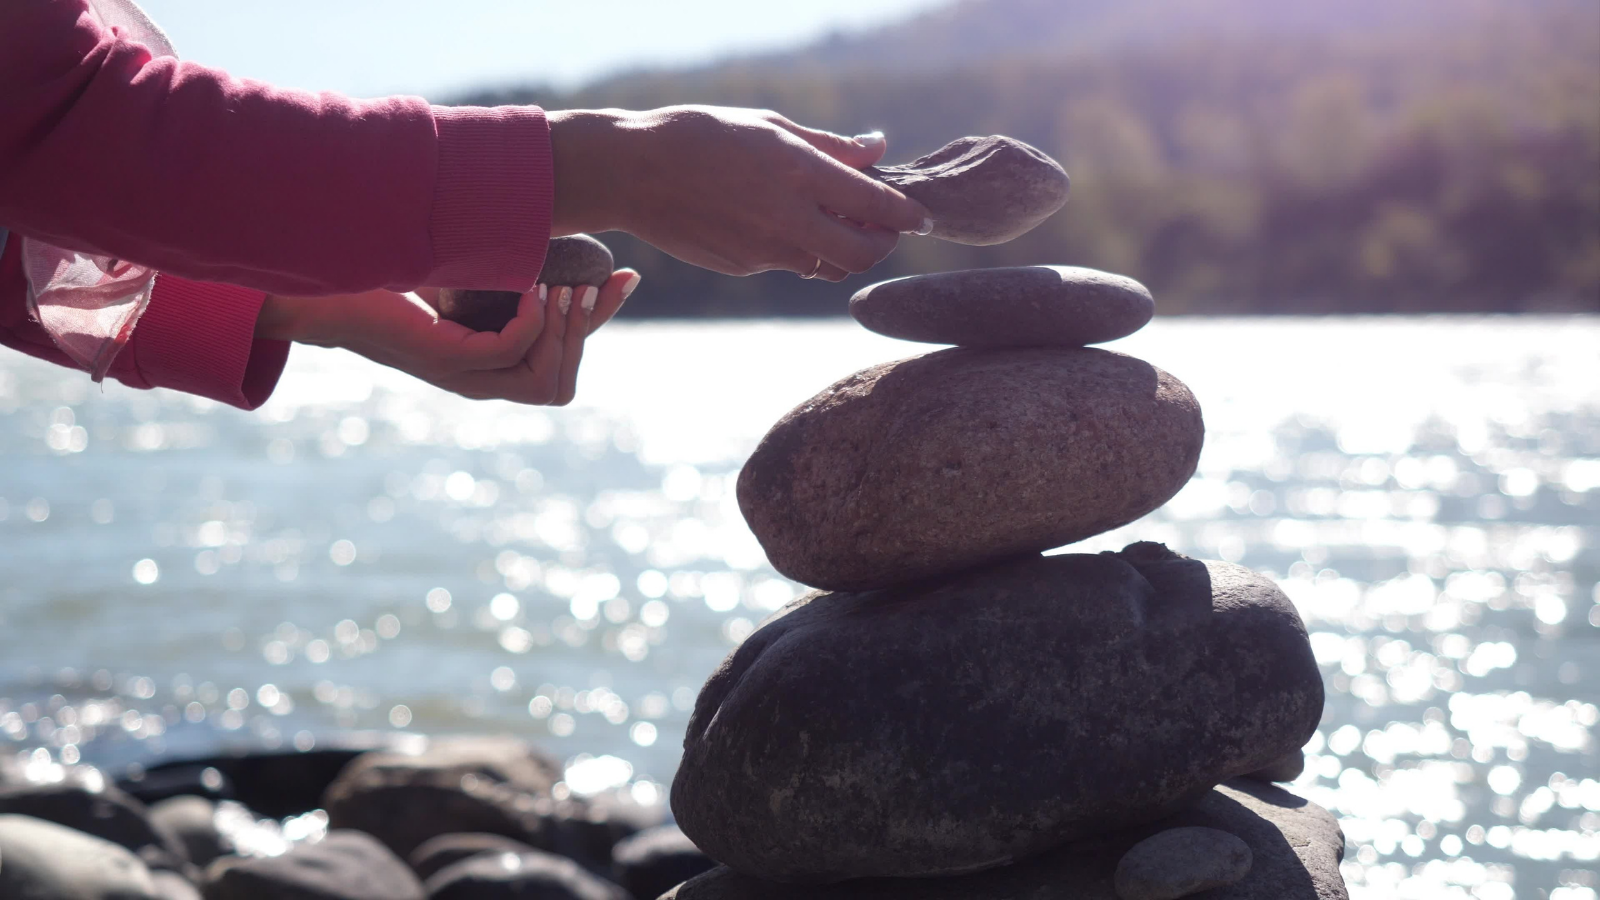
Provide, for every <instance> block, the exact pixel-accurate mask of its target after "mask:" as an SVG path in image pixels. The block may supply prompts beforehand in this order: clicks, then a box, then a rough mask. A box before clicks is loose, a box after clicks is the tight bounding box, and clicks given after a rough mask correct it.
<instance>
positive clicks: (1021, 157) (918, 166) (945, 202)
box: [867, 135, 1069, 246]
mask: <svg viewBox="0 0 1600 900" xmlns="http://www.w3.org/2000/svg"><path fill="white" fill-rule="evenodd" d="M867 173H868V174H870V175H872V176H874V177H876V178H878V179H880V180H882V181H884V182H886V183H888V184H890V185H893V186H894V187H896V188H898V189H899V190H900V192H901V193H903V194H905V195H906V196H907V197H910V198H911V199H913V200H916V201H918V202H919V203H921V204H922V205H923V206H926V207H927V208H928V212H929V213H931V214H932V215H933V236H934V237H936V238H940V239H942V240H946V241H954V242H956V243H958V244H976V245H979V246H982V245H987V244H1002V243H1005V242H1006V241H1009V240H1011V239H1012V238H1015V237H1020V236H1021V235H1023V234H1026V233H1027V232H1029V231H1032V230H1033V228H1034V226H1036V225H1038V224H1039V223H1040V222H1043V221H1044V220H1045V219H1047V218H1049V217H1050V216H1051V215H1052V214H1053V213H1055V211H1056V210H1058V209H1060V208H1061V207H1062V205H1064V204H1065V203H1066V202H1067V189H1068V186H1069V182H1068V180H1067V173H1066V170H1064V169H1062V168H1061V164H1060V163H1058V162H1056V161H1055V160H1053V159H1051V158H1050V157H1049V156H1047V155H1046V154H1044V153H1043V152H1041V151H1039V150H1037V149H1035V148H1033V147H1030V146H1028V145H1027V144H1024V143H1023V142H1021V141H1019V140H1015V139H1013V138H1008V137H1003V136H1000V135H991V136H989V137H964V138H959V139H957V140H954V141H951V142H950V143H948V144H946V145H944V146H943V147H940V148H939V149H938V150H935V151H933V152H932V153H929V154H928V155H927V156H924V157H921V158H920V159H917V160H914V161H912V162H909V163H906V164H904V165H899V166H879V167H877V168H872V169H868V170H867Z"/></svg>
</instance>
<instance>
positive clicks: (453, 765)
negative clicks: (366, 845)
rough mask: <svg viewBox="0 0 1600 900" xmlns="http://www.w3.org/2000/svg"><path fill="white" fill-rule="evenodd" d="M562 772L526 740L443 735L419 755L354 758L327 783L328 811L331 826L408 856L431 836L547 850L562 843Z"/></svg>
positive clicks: (370, 755)
mask: <svg viewBox="0 0 1600 900" xmlns="http://www.w3.org/2000/svg"><path fill="white" fill-rule="evenodd" d="M561 772H562V769H561V765H560V763H558V762H556V761H555V760H554V759H552V758H550V757H548V756H546V755H544V754H543V753H541V752H540V751H538V750H537V749H536V748H534V747H533V746H531V745H529V744H527V743H525V742H523V741H519V740H515V739H512V738H500V737H458V738H441V739H438V740H434V741H432V742H430V743H429V744H428V745H427V747H426V748H425V749H423V750H422V751H421V752H419V753H400V752H376V753H369V754H365V755H363V756H361V757H359V758H357V759H355V760H354V761H352V762H351V763H350V765H349V766H347V767H346V768H345V770H344V771H343V772H341V773H340V774H339V777H338V778H337V779H336V780H335V781H334V782H333V784H331V785H329V786H328V791H327V794H326V796H325V797H324V798H323V807H324V808H325V809H327V811H328V824H329V827H331V828H353V829H356V830H359V831H364V832H367V833H368V834H371V835H373V836H374V837H377V838H378V839H379V840H381V841H383V843H384V844H385V845H387V846H388V847H389V849H391V850H393V851H394V852H395V853H396V854H398V855H400V856H402V857H407V856H410V855H411V853H412V851H414V850H416V848H417V847H418V846H419V845H421V844H422V843H423V842H424V841H427V840H428V839H429V838H434V837H438V836H439V835H442V834H452V833H457V832H487V833H491V834H499V835H503V836H505V837H509V838H513V839H515V840H518V841H521V842H523V843H525V844H528V845H530V846H533V847H537V848H540V849H546V848H549V847H551V846H553V845H554V843H555V841H556V836H555V834H554V833H553V830H552V824H551V821H550V820H551V819H552V818H553V817H554V816H555V815H556V812H557V806H558V804H557V803H556V802H555V801H554V800H553V799H552V798H551V797H550V788H551V787H552V786H553V785H554V784H555V783H556V782H557V781H559V780H561ZM561 805H562V806H572V805H573V804H572V803H570V802H569V803H566V804H561ZM580 805H581V804H580Z"/></svg>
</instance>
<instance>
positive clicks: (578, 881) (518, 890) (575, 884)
mask: <svg viewBox="0 0 1600 900" xmlns="http://www.w3.org/2000/svg"><path fill="white" fill-rule="evenodd" d="M427 890H428V900H628V895H627V894H626V893H625V892H624V891H623V890H622V888H620V887H618V886H617V885H615V884H612V883H611V882H609V881H606V880H605V879H603V878H600V877H598V876H596V875H592V874H590V873H589V872H586V871H584V870H583V868H582V867H580V866H579V865H578V864H577V863H575V862H573V861H572V860H570V859H567V858H566V857H562V856H556V855H555V854H553V853H541V852H539V851H537V850H530V851H528V852H525V853H485V854H481V855H478V856H474V857H471V858H469V859H465V860H462V861H461V862H458V863H456V864H454V865H451V866H447V867H445V868H443V869H441V870H439V871H438V872H436V873H435V874H434V875H433V877H432V878H429V879H428V884H427Z"/></svg>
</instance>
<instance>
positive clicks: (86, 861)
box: [0, 815, 161, 900]
mask: <svg viewBox="0 0 1600 900" xmlns="http://www.w3.org/2000/svg"><path fill="white" fill-rule="evenodd" d="M0 897H4V898H5V900H161V898H160V895H159V894H157V893H156V885H155V883H154V882H153V881H152V880H151V878H150V871H149V869H147V868H145V865H144V863H142V862H140V861H139V859H138V857H136V856H134V855H133V854H132V853H129V852H128V851H127V849H125V848H123V847H119V846H117V845H116V844H113V843H111V842H110V841H106V840H102V839H100V838H97V837H93V836H90V835H87V834H84V833H83V832H81V831H77V830H75V829H72V828H67V827H65V826H62V825H57V824H55V823H54V822H46V821H44V820H43V819H35V818H33V817H31V816H18V815H0Z"/></svg>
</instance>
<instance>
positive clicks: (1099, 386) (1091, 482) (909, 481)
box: [738, 347, 1205, 590]
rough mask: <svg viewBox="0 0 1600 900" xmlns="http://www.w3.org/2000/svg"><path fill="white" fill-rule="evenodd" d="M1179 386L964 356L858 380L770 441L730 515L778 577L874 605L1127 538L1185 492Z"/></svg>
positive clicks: (994, 354)
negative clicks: (1033, 557)
mask: <svg viewBox="0 0 1600 900" xmlns="http://www.w3.org/2000/svg"><path fill="white" fill-rule="evenodd" d="M1204 436H1205V425H1204V423H1203V422H1202V421H1201V418H1200V405H1199V403H1197V402H1196V401H1195V398H1194V395H1193V394H1191V393H1190V392H1189V389H1188V388H1187V387H1185V386H1184V385H1183V383H1182V382H1180V381H1178V379H1176V378H1173V377H1172V376H1171V375H1168V374H1167V373H1166V372H1163V371H1161V370H1160V369H1157V368H1155V367H1154V366H1152V365H1150V364H1149V363H1146V362H1143V361H1142V360H1138V359H1134V358H1133V357H1131V356H1124V355H1122V354H1119V353H1112V352H1109V351H1106V350H1097V349H1092V348H1082V349H1079V348H1031V349H1015V350H982V349H976V348H965V347H958V348H955V349H952V350H941V351H938V352H936V353H930V354H928V355H926V356H919V357H914V358H911V359H905V360H900V361H899V362H892V363H885V364H883V365H880V366H874V367H872V368H870V369H865V370H863V371H860V372H857V373H856V374H854V375H851V376H850V377H849V378H846V379H844V380H843V381H840V382H838V383H837V384H834V385H833V386H831V387H829V388H828V389H827V390H824V391H823V392H822V393H820V394H818V395H817V396H815V397H813V398H811V399H810V400H808V401H806V402H805V403H803V404H801V405H800V406H798V407H796V408H795V409H794V410H793V411H791V412H790V413H789V414H788V415H786V416H784V417H783V418H782V419H780V420H779V421H778V423H777V424H776V425H774V426H772V430H770V431H768V432H767V434H766V436H765V437H763V438H762V439H761V443H760V445H758V446H757V447H756V450H755V453H753V454H752V455H751V457H750V459H749V461H748V462H746V463H745V466H744V469H743V471H741V472H740V473H739V484H738V494H739V509H740V511H741V512H743V513H744V517H745V521H746V522H747V523H748V524H749V525H750V530H751V531H753V532H755V536H756V538H757V539H758V540H759V541H760V542H761V546H762V547H763V548H764V549H765V550H766V552H767V558H768V559H769V560H770V561H771V563H772V565H773V567H774V568H776V569H777V570H778V571H779V572H782V573H783V574H784V575H787V576H788V577H790V578H793V579H794V580H796V581H799V582H802V583H804V584H809V585H814V586H816V587H822V588H827V589H830V590H869V589H872V588H880V587H886V586H888V585H891V584H896V583H902V582H908V581H914V580H917V579H921V578H928V577H932V576H935V575H944V574H949V573H954V572H961V571H963V570H966V569H971V568H974V567H977V566H981V565H985V564H988V563H992V562H997V561H999V560H1003V559H1007V558H1010V557H1016V556H1020V555H1024V554H1029V553H1037V552H1040V551H1043V550H1047V549H1050V548H1052V547H1059V546H1061V545H1063V544H1069V543H1072V542H1073V541H1080V540H1083V539H1084V538H1087V537H1091V536H1093V535H1096V534H1100V533H1101V532H1104V531H1109V530H1111V529H1112V528H1116V527H1118V526H1120V525H1125V524H1127V523H1129V522H1131V521H1133V520H1135V519H1137V518H1139V517H1140V516H1143V515H1145V514H1146V513H1148V512H1150V511H1151V510H1153V509H1155V508H1157V507H1159V506H1160V505H1161V504H1163V503H1165V502H1167V501H1168V500H1169V499H1171V498H1172V496H1173V495H1174V494H1176V493H1177V492H1178V490H1179V489H1180V488H1182V487H1183V486H1184V484H1186V483H1187V482H1188V480H1189V476H1190V475H1192V474H1194V470H1195V465H1196V464H1197V463H1198V462H1199V459H1200V446H1201V444H1202V442H1203V440H1204Z"/></svg>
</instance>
